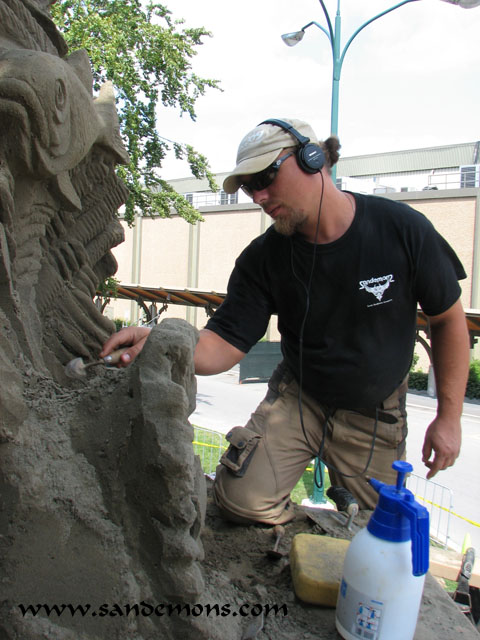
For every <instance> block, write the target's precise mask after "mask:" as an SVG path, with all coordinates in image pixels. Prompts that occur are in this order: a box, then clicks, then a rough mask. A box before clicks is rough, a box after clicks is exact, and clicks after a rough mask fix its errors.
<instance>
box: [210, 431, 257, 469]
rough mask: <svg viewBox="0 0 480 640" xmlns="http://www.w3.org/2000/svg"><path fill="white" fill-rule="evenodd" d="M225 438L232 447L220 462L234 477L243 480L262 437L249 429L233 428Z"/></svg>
mask: <svg viewBox="0 0 480 640" xmlns="http://www.w3.org/2000/svg"><path fill="white" fill-rule="evenodd" d="M225 438H226V440H227V441H228V442H229V443H230V446H229V447H228V449H227V450H226V451H225V453H224V454H223V455H222V457H221V458H220V462H221V464H223V465H224V466H225V467H226V468H227V469H228V470H229V471H230V472H231V473H233V475H235V476H237V477H239V478H241V477H243V476H244V475H245V472H246V470H247V469H248V466H249V464H250V462H251V461H252V457H253V454H254V453H255V449H256V448H257V446H258V443H259V442H260V440H261V438H262V436H261V435H259V434H258V433H255V431H252V430H251V429H248V428H247V427H233V429H231V431H229V432H228V433H227V435H226V436H225Z"/></svg>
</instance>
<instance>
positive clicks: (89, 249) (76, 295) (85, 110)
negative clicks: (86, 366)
mask: <svg viewBox="0 0 480 640" xmlns="http://www.w3.org/2000/svg"><path fill="white" fill-rule="evenodd" d="M12 2H13V4H11V6H17V7H18V6H19V5H18V2H17V3H16V2H15V0H12ZM9 11H10V9H9V8H8V7H6V5H5V4H4V3H3V2H2V0H0V18H2V20H0V313H1V314H4V316H6V317H7V318H8V319H9V322H10V326H11V327H13V328H14V331H15V333H16V334H17V338H18V340H19V343H20V345H21V350H22V351H23V352H24V354H25V355H26V356H27V357H28V358H29V359H30V360H31V361H32V362H33V363H34V364H35V366H36V367H39V368H40V369H42V368H43V369H45V368H46V369H48V370H49V371H50V373H52V374H53V375H54V376H57V377H62V376H63V363H65V362H66V361H67V360H69V359H71V358H72V357H75V356H77V355H80V356H83V357H89V356H91V355H93V354H96V353H98V350H99V348H100V345H101V344H102V342H103V341H104V339H105V337H106V336H107V335H108V334H109V333H111V331H112V328H113V325H112V323H111V322H110V320H108V319H106V318H104V317H103V316H102V315H101V314H100V312H99V311H98V310H97V308H96V306H95V305H94V303H93V297H94V295H95V291H96V288H97V286H98V284H99V283H100V282H101V281H103V280H104V279H105V278H107V277H108V276H110V275H113V274H114V273H115V271H116V269H117V264H116V261H115V259H114V257H113V255H112V253H111V249H112V247H114V246H116V245H117V244H119V243H120V242H122V241H123V229H122V227H121V225H120V223H119V221H118V219H117V217H116V212H117V210H118V208H119V207H120V206H121V205H122V204H123V203H124V202H125V200H126V198H127V196H128V191H127V189H126V188H125V186H124V185H123V183H122V182H121V181H120V180H119V179H118V178H117V176H116V174H115V166H116V165H117V164H119V163H124V164H125V163H128V161H129V158H128V155H127V153H126V151H125V148H124V146H123V143H122V140H121V137H120V133H119V126H118V117H117V113H116V109H115V98H114V93H113V87H112V85H111V84H110V83H105V85H104V86H103V87H102V89H101V91H100V93H99V95H98V96H97V97H96V98H94V97H93V94H92V74H91V68H90V62H89V59H88V57H87V54H86V53H85V52H84V51H78V52H75V53H73V54H71V55H70V56H68V57H66V58H62V57H60V56H59V55H54V54H53V53H50V52H46V51H39V50H33V49H30V48H20V46H19V45H18V43H15V45H14V46H13V47H12V48H6V47H5V46H4V44H5V37H6V36H10V35H11V29H10V31H8V29H7V27H8V24H7V22H8V20H7V19H3V18H4V16H3V15H2V12H6V13H5V16H6V17H7V18H10V17H11V15H10V14H11V11H10V13H8V12H9ZM4 25H6V26H5V27H4ZM4 28H5V31H4V32H3V33H2V29H4ZM2 36H3V38H4V39H3V40H2Z"/></svg>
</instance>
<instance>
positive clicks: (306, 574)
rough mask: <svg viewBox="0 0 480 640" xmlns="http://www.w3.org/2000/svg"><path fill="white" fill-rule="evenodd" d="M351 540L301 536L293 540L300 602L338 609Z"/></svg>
mask: <svg viewBox="0 0 480 640" xmlns="http://www.w3.org/2000/svg"><path fill="white" fill-rule="evenodd" d="M349 544H350V540H340V539H339V538H330V537H328V536H319V535H312V534H311V533H298V534H297V535H296V536H295V537H294V538H293V541H292V548H291V550H290V568H291V571H292V579H293V586H294V589H295V593H296V595H297V597H298V598H300V600H303V601H304V602H309V603H311V604H321V605H323V606H326V607H335V606H336V604H337V596H338V589H339V586H340V580H341V579H342V573H343V562H344V560H345V553H346V552H347V548H348V545H349Z"/></svg>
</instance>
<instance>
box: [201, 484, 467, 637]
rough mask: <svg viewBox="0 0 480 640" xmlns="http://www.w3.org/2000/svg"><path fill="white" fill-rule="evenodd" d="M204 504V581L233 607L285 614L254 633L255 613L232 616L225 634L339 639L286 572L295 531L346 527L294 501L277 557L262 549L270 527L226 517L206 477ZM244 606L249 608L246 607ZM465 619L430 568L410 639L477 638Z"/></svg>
mask: <svg viewBox="0 0 480 640" xmlns="http://www.w3.org/2000/svg"><path fill="white" fill-rule="evenodd" d="M207 482H208V507H207V517H206V526H205V530H204V533H203V543H204V547H205V562H204V569H205V574H206V582H207V584H208V586H209V588H210V590H211V591H212V592H213V593H215V595H216V602H218V603H222V604H224V603H232V608H234V609H235V608H236V609H237V610H238V607H239V606H240V605H241V604H243V603H247V604H249V605H250V606H253V605H254V604H267V603H269V604H277V605H279V606H281V605H284V604H285V605H286V608H287V611H288V613H287V615H284V614H283V611H280V612H279V613H278V614H277V615H275V614H274V613H270V614H269V615H267V616H264V624H263V628H262V629H261V630H259V631H258V633H257V635H255V636H253V635H248V629H249V628H250V626H251V625H252V631H254V630H255V623H258V622H259V617H257V616H253V615H252V616H248V617H245V618H242V619H241V620H239V618H238V617H232V618H230V620H231V629H230V632H231V635H230V633H229V632H227V633H226V637H228V638H242V637H244V636H242V634H245V633H246V636H245V637H255V638H258V639H259V640H261V639H262V638H270V639H272V640H280V639H281V640H287V639H288V640H289V639H291V640H300V639H301V638H322V639H323V638H325V639H327V638H328V639H338V638H340V636H339V635H338V634H337V632H336V629H335V610H334V609H332V608H326V607H321V606H315V605H308V604H305V603H303V602H302V601H300V600H299V599H298V598H296V596H295V593H294V588H293V583H292V578H291V572H290V564H289V558H288V551H289V549H290V545H291V542H292V539H293V537H294V536H295V535H296V534H298V533H314V534H318V535H325V534H327V535H330V536H333V537H347V538H351V536H352V535H353V533H354V532H353V533H352V534H350V533H349V532H347V531H346V529H345V527H343V526H341V525H339V524H338V525H337V524H336V523H335V520H334V519H333V518H332V517H331V516H330V515H329V514H327V513H324V514H323V515H321V516H320V519H321V522H322V525H321V526H320V525H319V524H316V523H314V522H313V521H312V520H311V519H310V518H309V517H308V516H307V515H306V512H305V510H304V509H303V508H301V507H296V508H295V511H296V517H295V519H294V520H293V521H292V522H291V523H289V524H287V525H286V527H285V529H286V532H285V536H284V538H283V540H282V542H281V544H280V547H279V550H280V551H283V552H285V554H286V555H285V556H284V557H283V558H281V559H280V560H271V559H270V558H268V557H267V555H266V551H267V550H268V549H271V548H272V547H273V544H274V536H273V532H272V528H271V527H261V526H247V527H245V526H239V525H233V524H229V523H227V522H225V521H224V520H223V519H222V518H221V517H220V516H219V514H218V511H217V509H216V507H215V505H214V503H213V500H212V491H211V486H212V482H211V480H208V479H207ZM370 513H371V512H367V511H365V512H360V514H359V515H358V516H357V518H356V522H357V523H358V524H359V525H361V526H363V525H364V524H365V523H366V522H367V521H368V518H369V516H370ZM247 610H249V609H247ZM478 637H479V636H478V633H477V632H476V631H475V629H474V628H473V626H472V625H471V623H470V622H468V620H467V619H466V618H465V617H464V616H463V615H462V614H460V613H459V612H458V611H457V609H456V605H455V604H454V603H453V601H452V600H451V598H450V597H449V596H448V595H447V594H446V592H445V591H444V590H443V589H442V588H441V587H440V585H439V584H438V583H437V582H436V581H435V580H434V578H432V577H431V576H430V575H429V574H428V575H427V580H426V583H425V589H424V595H423V602H422V606H421V611H420V616H419V620H418V624H417V630H416V634H415V640H453V639H455V640H456V639H457V638H471V639H472V640H475V639H476V638H478Z"/></svg>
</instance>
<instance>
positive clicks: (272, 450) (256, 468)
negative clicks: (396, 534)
mask: <svg viewBox="0 0 480 640" xmlns="http://www.w3.org/2000/svg"><path fill="white" fill-rule="evenodd" d="M406 393H407V379H405V380H404V381H403V382H402V384H401V385H400V386H399V388H398V389H397V390H396V391H395V392H394V393H393V394H392V395H391V396H390V397H388V398H387V399H386V400H385V401H384V402H383V403H382V405H381V406H380V407H379V408H378V410H377V411H375V409H374V410H373V411H365V410H362V409H359V410H358V411H354V410H345V409H337V410H329V409H328V408H327V407H325V406H322V405H321V404H319V403H318V402H316V401H315V400H313V399H312V398H311V397H309V396H308V395H307V394H306V393H305V392H302V410H303V422H304V426H305V431H306V434H307V440H306V439H305V437H304V434H303V431H302V427H301V423H300V414H299V406H298V385H297V383H296V381H295V380H294V379H293V376H292V374H291V373H290V372H289V371H288V370H286V369H285V367H284V365H283V363H282V364H281V365H279V367H278V368H277V370H276V371H275V372H274V374H273V375H272V378H271V379H270V382H269V385H268V391H267V394H266V396H265V398H264V400H262V402H261V403H260V404H259V406H258V407H257V409H256V411H255V412H254V413H253V414H252V416H251V418H250V420H249V421H248V423H247V424H246V426H245V427H234V428H233V429H232V430H231V431H230V433H229V434H227V439H228V440H229V441H230V446H229V448H228V450H227V451H226V452H225V454H224V455H223V456H222V459H221V464H219V465H218V467H217V470H216V478H215V485H214V494H215V499H216V502H217V505H218V506H219V508H220V510H221V511H222V513H223V515H224V516H225V517H227V518H228V519H230V520H232V521H234V522H239V523H251V522H262V523H266V524H272V525H274V524H282V523H285V522H288V521H289V520H291V519H292V518H293V509H292V508H291V503H290V492H291V491H292V489H293V488H294V487H295V485H296V484H297V482H298V480H299V479H300V478H301V476H302V474H303V472H304V471H305V469H306V467H307V466H308V464H309V463H310V462H311V460H312V459H313V458H315V456H316V455H317V453H318V451H319V450H320V448H321V446H322V439H323V440H324V441H323V454H322V459H323V460H324V461H325V463H326V465H327V467H328V471H329V476H330V481H331V484H332V485H336V486H342V487H345V488H346V489H348V490H349V491H350V492H351V493H352V494H353V495H354V496H355V497H356V499H357V500H358V503H359V506H360V508H361V509H373V508H374V507H375V505H376V503H377V499H378V494H377V493H376V492H375V490H374V489H373V488H372V487H371V486H370V484H368V482H367V479H366V478H368V477H374V478H377V479H378V480H381V481H382V482H385V483H387V484H395V481H396V474H395V472H394V471H393V469H392V463H393V462H394V461H395V460H402V459H405V439H406V436H407V423H406V411H405V403H406ZM376 415H377V417H375V416H376ZM375 423H376V434H375V442H374V447H373V454H372V457H371V460H370V464H369V465H368V469H367V470H366V471H365V466H366V465H367V462H368V459H369V457H370V454H371V452H372V443H373V438H374V430H375ZM337 470H338V471H337ZM339 472H342V473H344V474H346V475H342V473H339ZM358 474H360V475H359V476H358V477H354V478H352V477H348V476H357V475H358Z"/></svg>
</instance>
